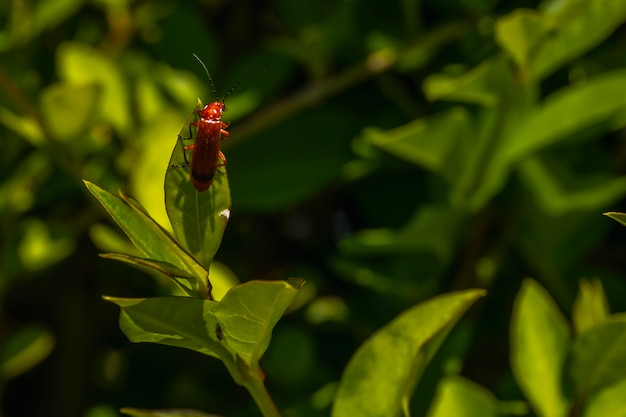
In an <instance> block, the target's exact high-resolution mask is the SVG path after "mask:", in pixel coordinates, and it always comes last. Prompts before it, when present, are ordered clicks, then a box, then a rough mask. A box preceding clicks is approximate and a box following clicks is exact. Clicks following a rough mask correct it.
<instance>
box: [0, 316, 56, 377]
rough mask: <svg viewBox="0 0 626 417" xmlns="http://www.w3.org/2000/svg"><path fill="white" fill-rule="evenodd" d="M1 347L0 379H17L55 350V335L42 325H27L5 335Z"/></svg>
mask: <svg viewBox="0 0 626 417" xmlns="http://www.w3.org/2000/svg"><path fill="white" fill-rule="evenodd" d="M2 342H3V345H0V379H1V380H2V381H3V382H4V381H7V380H9V379H12V378H15V377H16V376H19V375H21V374H23V373H24V372H26V371H28V370H29V369H31V368H33V367H34V366H36V365H37V364H38V363H40V362H41V361H43V360H44V359H45V358H46V357H48V355H49V354H50V352H52V349H54V345H55V338H54V334H53V333H52V332H51V331H49V330H48V329H46V328H44V327H42V326H40V325H34V324H31V325H27V326H24V327H21V328H20V329H18V330H17V331H15V332H14V333H12V334H10V335H8V338H7V337H6V336H4V335H3V340H2Z"/></svg>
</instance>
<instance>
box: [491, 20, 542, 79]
mask: <svg viewBox="0 0 626 417" xmlns="http://www.w3.org/2000/svg"><path fill="white" fill-rule="evenodd" d="M548 30H549V27H548V26H547V25H546V23H545V21H544V18H543V16H541V15H540V14H539V13H537V12H536V11H534V10H528V9H517V10H515V11H513V12H511V13H509V14H508V15H506V16H503V17H501V18H500V19H498V21H497V22H496V26H495V31H496V40H497V42H498V43H499V44H500V46H502V48H503V49H505V50H506V51H507V52H508V53H509V54H510V55H511V56H512V57H513V59H514V60H515V62H516V63H517V65H519V66H520V67H521V68H523V69H527V67H528V65H529V61H530V60H531V59H532V57H533V52H534V50H535V49H536V47H537V45H538V44H539V41H540V40H541V39H542V38H543V37H544V36H545V35H546V32H547V31H548Z"/></svg>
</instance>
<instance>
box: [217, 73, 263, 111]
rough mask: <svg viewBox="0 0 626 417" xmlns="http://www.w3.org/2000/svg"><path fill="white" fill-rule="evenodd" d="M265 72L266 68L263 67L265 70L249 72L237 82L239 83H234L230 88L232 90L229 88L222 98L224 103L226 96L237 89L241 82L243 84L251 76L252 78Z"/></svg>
mask: <svg viewBox="0 0 626 417" xmlns="http://www.w3.org/2000/svg"><path fill="white" fill-rule="evenodd" d="M264 72H265V70H264V69H263V70H259V71H256V72H253V73H252V74H248V75H246V76H245V77H243V78H242V79H241V80H239V81H238V82H237V84H235V85H233V86H232V87H231V88H230V90H228V93H226V95H225V96H224V98H223V99H222V103H224V101H226V97H228V96H229V95H230V93H232V92H233V91H235V89H236V88H237V87H239V86H240V85H241V84H243V83H244V82H246V81H248V80H249V79H250V78H252V77H254V76H257V75H259V74H262V73H264Z"/></svg>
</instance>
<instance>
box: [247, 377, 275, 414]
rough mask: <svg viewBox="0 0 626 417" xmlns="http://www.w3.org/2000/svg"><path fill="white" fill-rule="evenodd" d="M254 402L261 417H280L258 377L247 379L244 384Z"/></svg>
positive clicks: (261, 380)
mask: <svg viewBox="0 0 626 417" xmlns="http://www.w3.org/2000/svg"><path fill="white" fill-rule="evenodd" d="M244 386H245V387H246V389H247V390H248V392H249V393H250V395H252V398H253V399H254V402H255V403H256V405H257V407H259V410H261V413H262V414H263V417H281V415H280V412H279V411H278V408H276V404H274V401H273V400H272V397H270V394H269V393H268V392H267V389H266V388H265V384H264V383H263V379H262V378H261V377H260V375H259V377H257V378H248V379H247V381H246V383H245V384H244Z"/></svg>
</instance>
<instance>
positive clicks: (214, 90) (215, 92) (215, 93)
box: [192, 54, 241, 102]
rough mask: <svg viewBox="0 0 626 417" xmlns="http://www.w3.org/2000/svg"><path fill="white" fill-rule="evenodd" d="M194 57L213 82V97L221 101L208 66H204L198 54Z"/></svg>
mask: <svg viewBox="0 0 626 417" xmlns="http://www.w3.org/2000/svg"><path fill="white" fill-rule="evenodd" d="M192 55H193V56H194V58H196V59H197V60H198V62H199V63H200V64H201V65H202V68H204V72H206V75H207V76H208V77H209V81H210V82H211V88H212V89H213V95H214V96H215V100H218V101H219V99H220V98H219V96H218V95H217V90H216V89H215V84H213V78H211V74H210V73H209V70H208V69H207V68H206V65H204V62H202V60H201V59H200V58H198V55H196V54H192ZM238 84H241V82H239V83H238ZM231 90H232V88H231ZM229 93H230V92H229ZM226 95H228V94H226ZM224 98H226V97H224ZM222 102H224V100H222Z"/></svg>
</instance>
